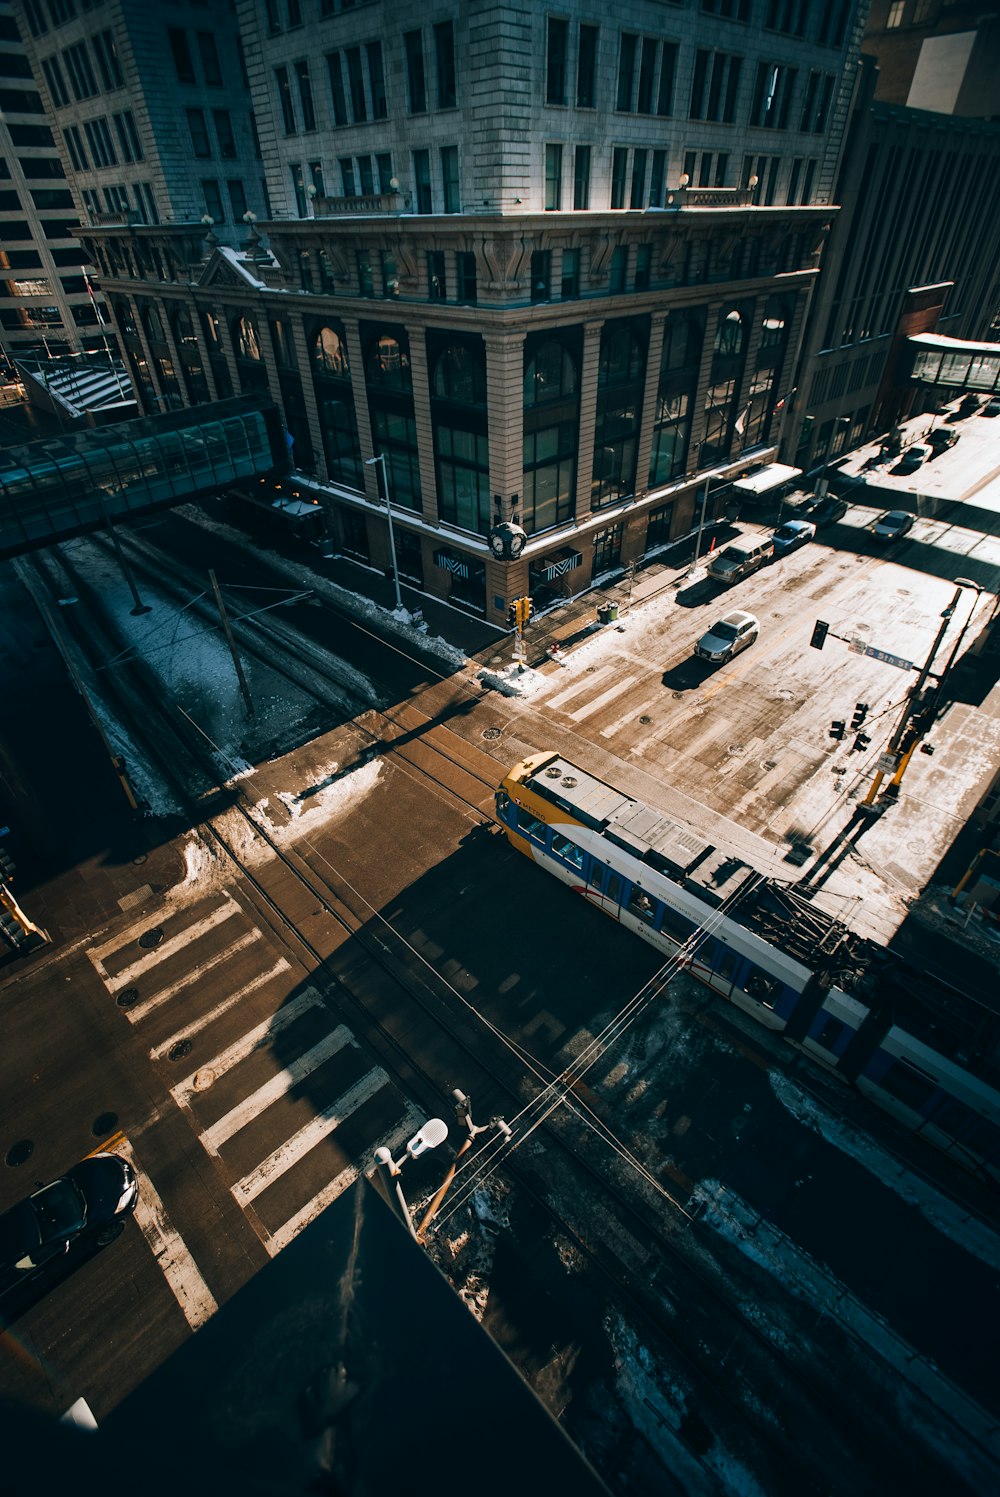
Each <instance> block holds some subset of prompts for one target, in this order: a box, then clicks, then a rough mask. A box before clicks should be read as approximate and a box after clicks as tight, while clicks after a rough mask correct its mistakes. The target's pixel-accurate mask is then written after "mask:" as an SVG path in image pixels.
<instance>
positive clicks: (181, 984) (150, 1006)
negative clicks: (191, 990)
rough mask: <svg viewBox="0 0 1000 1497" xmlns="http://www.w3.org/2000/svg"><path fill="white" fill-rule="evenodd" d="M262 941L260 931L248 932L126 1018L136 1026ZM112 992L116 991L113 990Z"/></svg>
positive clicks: (127, 1013)
mask: <svg viewBox="0 0 1000 1497" xmlns="http://www.w3.org/2000/svg"><path fill="white" fill-rule="evenodd" d="M260 939H261V933H260V931H259V930H251V931H248V932H247V933H246V935H243V936H240V938H239V940H237V941H233V942H232V944H231V945H229V946H226V947H225V948H224V949H223V950H222V951H219V952H217V953H216V955H215V956H212V957H209V959H208V961H207V962H202V963H200V965H199V966H197V967H192V968H191V970H190V971H188V972H185V974H184V976H183V977H180V978H178V980H177V981H176V982H173V983H171V984H170V986H169V987H168V988H161V989H160V990H159V992H157V993H153V994H152V996H151V997H149V998H147V999H146V1000H145V1001H144V1002H143V1003H135V1004H133V1005H132V1007H131V1008H127V1009H125V1011H124V1012H125V1017H126V1018H127V1019H128V1020H129V1022H130V1023H132V1024H135V1023H136V1022H137V1021H138V1020H139V1019H144V1018H145V1017H146V1015H147V1014H151V1013H153V1012H154V1011H155V1010H156V1009H158V1008H162V1007H163V1005H164V1004H165V1003H169V1002H170V1000H171V998H176V996H177V994H178V993H183V991H184V989H185V988H188V987H190V986H191V984H192V983H193V982H197V981H198V979H199V978H200V977H204V976H205V974H206V973H207V972H211V971H212V970H213V968H215V967H220V966H221V965H222V963H223V962H227V961H228V960H229V958H230V957H231V956H235V955H236V953H237V952H238V951H244V950H246V948H247V947H248V946H253V945H254V943H255V942H257V941H259V940H260ZM112 991H114V990H113V989H112Z"/></svg>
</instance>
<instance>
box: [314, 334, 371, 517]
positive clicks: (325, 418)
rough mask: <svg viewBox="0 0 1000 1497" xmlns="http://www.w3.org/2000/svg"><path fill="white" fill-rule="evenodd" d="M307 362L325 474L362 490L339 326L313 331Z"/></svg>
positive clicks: (351, 395)
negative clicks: (321, 442)
mask: <svg viewBox="0 0 1000 1497" xmlns="http://www.w3.org/2000/svg"><path fill="white" fill-rule="evenodd" d="M309 359H310V363H311V365H312V374H313V388H314V390H315V392H316V409H317V411H318V413H319V425H320V431H321V432H322V435H323V452H324V455H325V457H326V470H327V473H328V474H329V475H330V477H331V478H332V479H334V480H335V481H336V482H339V483H343V484H346V485H347V487H348V488H351V489H358V490H363V489H364V479H363V477H362V470H361V444H360V442H359V441H358V422H357V415H356V413H355V409H354V391H353V389H352V388H351V365H350V360H349V359H348V356H347V343H346V341H345V338H344V329H343V326H342V325H341V324H340V323H337V324H335V325H333V326H331V325H330V324H329V323H324V325H323V326H322V327H320V328H319V329H318V330H317V331H316V333H315V334H314V335H313V337H312V339H311V340H310V345H309Z"/></svg>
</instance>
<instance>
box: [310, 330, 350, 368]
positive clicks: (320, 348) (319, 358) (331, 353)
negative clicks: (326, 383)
mask: <svg viewBox="0 0 1000 1497" xmlns="http://www.w3.org/2000/svg"><path fill="white" fill-rule="evenodd" d="M312 353H313V370H314V371H315V373H316V374H319V375H324V374H327V375H329V376H330V378H331V379H350V377H351V365H350V362H349V360H348V357H347V344H346V343H345V342H344V340H343V338H342V336H341V335H340V333H338V332H336V331H335V329H334V328H332V327H321V328H320V330H319V332H318V333H317V334H316V339H315V342H314V343H313V351H312Z"/></svg>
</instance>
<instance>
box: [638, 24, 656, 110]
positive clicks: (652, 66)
mask: <svg viewBox="0 0 1000 1497" xmlns="http://www.w3.org/2000/svg"><path fill="white" fill-rule="evenodd" d="M657 46H658V43H657V41H656V39H655V38H654V37H651V36H644V37H643V39H642V50H641V52H640V55H639V92H638V94H637V96H636V101H635V107H636V111H637V113H639V114H652V112H653V80H654V78H655V76H656V51H657Z"/></svg>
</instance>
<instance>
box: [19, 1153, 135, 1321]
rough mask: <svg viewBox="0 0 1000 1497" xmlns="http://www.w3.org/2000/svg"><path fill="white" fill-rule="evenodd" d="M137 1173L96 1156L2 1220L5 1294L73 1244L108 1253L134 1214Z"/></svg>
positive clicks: (111, 1159) (104, 1156) (106, 1155)
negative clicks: (106, 1249) (88, 1244)
mask: <svg viewBox="0 0 1000 1497" xmlns="http://www.w3.org/2000/svg"><path fill="white" fill-rule="evenodd" d="M138 1196H139V1186H138V1182H137V1181H136V1178H135V1171H134V1170H133V1169H132V1166H131V1165H130V1164H129V1163H128V1161H127V1160H125V1159H122V1158H121V1157H120V1155H118V1154H109V1153H99V1154H91V1155H90V1156H89V1157H88V1158H87V1159H83V1160H81V1161H80V1163H79V1164H75V1165H74V1166H73V1168H72V1169H71V1170H67V1172H66V1174H65V1175H63V1176H61V1177H60V1178H59V1179H58V1180H53V1182H52V1184H51V1185H43V1186H42V1187H41V1189H39V1190H36V1191H35V1193H34V1194H33V1195H30V1196H28V1197H27V1198H26V1199H25V1200H23V1201H20V1202H18V1204H17V1205H16V1206H12V1207H11V1208H10V1210H9V1211H5V1212H4V1213H3V1215H2V1216H0V1293H7V1292H8V1291H9V1290H10V1289H13V1288H15V1287H17V1286H18V1285H20V1284H24V1283H26V1282H27V1281H29V1280H30V1279H33V1278H34V1277H35V1276H36V1275H37V1274H38V1273H40V1272H41V1270H42V1269H43V1268H44V1267H45V1265H46V1264H47V1263H49V1262H51V1261H52V1259H54V1258H59V1257H61V1256H62V1255H63V1254H64V1253H68V1252H69V1250H70V1246H71V1244H73V1243H74V1242H77V1241H80V1240H83V1239H86V1240H87V1241H89V1242H91V1243H92V1244H93V1245H94V1246H95V1247H106V1246H107V1244H108V1243H109V1242H113V1241H114V1239H115V1238H116V1237H117V1236H118V1234H119V1233H120V1232H121V1231H122V1230H123V1228H124V1225H125V1221H126V1219H127V1218H128V1217H129V1216H131V1214H132V1212H133V1211H134V1210H135V1205H136V1201H137V1200H138Z"/></svg>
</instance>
